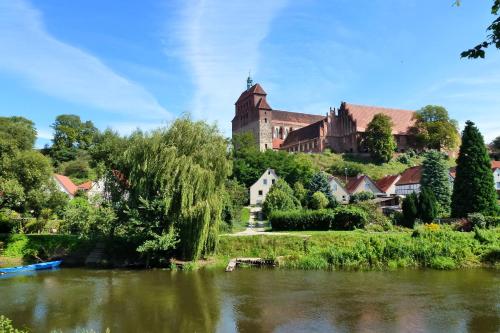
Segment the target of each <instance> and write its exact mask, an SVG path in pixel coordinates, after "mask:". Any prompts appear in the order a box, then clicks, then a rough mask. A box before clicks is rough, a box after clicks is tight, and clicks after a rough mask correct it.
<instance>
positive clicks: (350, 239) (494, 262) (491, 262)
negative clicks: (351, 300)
mask: <svg viewBox="0 0 500 333" xmlns="http://www.w3.org/2000/svg"><path fill="white" fill-rule="evenodd" d="M215 257H216V258H217V261H225V260H226V263H227V260H229V259H230V258H235V257H259V258H265V259H274V260H276V262H277V263H278V264H279V266H280V267H283V268H291V269H316V270H331V269H345V270H353V269H362V270H381V269H396V268H406V267H414V268H433V269H458V268H471V267H480V266H493V267H500V266H499V265H500V229H493V230H479V231H477V232H470V233H464V232H456V231H451V230H426V229H425V228H421V229H417V230H415V231H399V232H366V231H361V230H360V231H325V232H290V233H289V234H288V235H273V233H269V234H266V235H258V236H241V237H231V236H221V237H220V239H219V247H218V251H217V255H216V256H215Z"/></svg>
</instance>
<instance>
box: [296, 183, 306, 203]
mask: <svg viewBox="0 0 500 333" xmlns="http://www.w3.org/2000/svg"><path fill="white" fill-rule="evenodd" d="M293 195H294V196H295V197H296V198H297V199H298V200H299V201H300V204H301V205H302V206H307V190H306V188H305V187H304V185H303V184H302V183H301V182H295V184H293Z"/></svg>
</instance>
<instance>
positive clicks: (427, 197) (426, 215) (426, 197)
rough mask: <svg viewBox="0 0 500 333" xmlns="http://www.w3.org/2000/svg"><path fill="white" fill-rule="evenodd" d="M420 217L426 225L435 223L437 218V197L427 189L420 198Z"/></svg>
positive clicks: (421, 193)
mask: <svg viewBox="0 0 500 333" xmlns="http://www.w3.org/2000/svg"><path fill="white" fill-rule="evenodd" d="M418 216H419V217H420V218H421V219H422V221H424V222H426V223H429V222H432V221H434V219H435V218H436V216H437V201H436V197H435V196H434V193H433V192H431V191H430V190H429V189H427V188H423V189H422V191H421V192H420V195H419V196H418Z"/></svg>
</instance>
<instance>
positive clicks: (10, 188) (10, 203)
mask: <svg viewBox="0 0 500 333" xmlns="http://www.w3.org/2000/svg"><path fill="white" fill-rule="evenodd" d="M24 201H25V194H24V188H23V187H22V186H21V184H19V182H18V181H17V180H16V179H4V178H0V208H10V209H19V208H20V207H22V206H23V204H24Z"/></svg>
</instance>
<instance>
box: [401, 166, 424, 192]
mask: <svg viewBox="0 0 500 333" xmlns="http://www.w3.org/2000/svg"><path fill="white" fill-rule="evenodd" d="M421 178H422V166H420V165H419V166H414V167H411V168H408V169H406V170H405V171H403V173H402V174H401V177H400V178H399V180H398V181H397V183H396V195H408V194H411V193H417V194H418V193H420V179H421Z"/></svg>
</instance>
